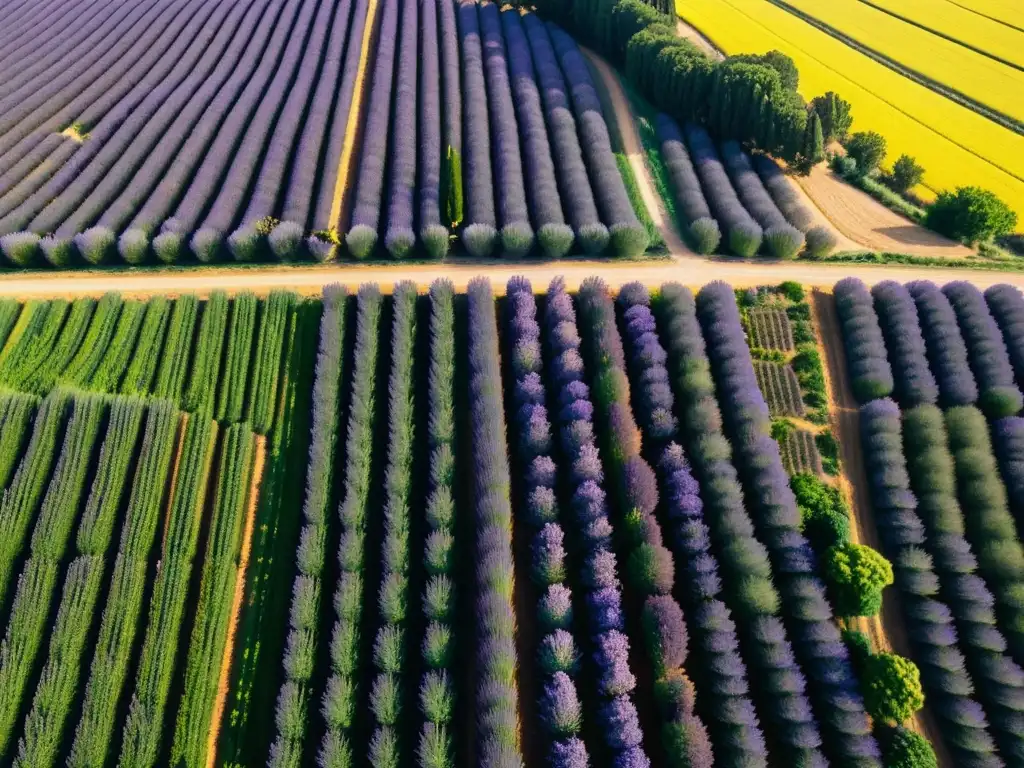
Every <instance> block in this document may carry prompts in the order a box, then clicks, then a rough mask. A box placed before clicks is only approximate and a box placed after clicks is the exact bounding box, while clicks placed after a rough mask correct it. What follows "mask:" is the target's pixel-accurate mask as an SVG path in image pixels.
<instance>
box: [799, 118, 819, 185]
mask: <svg viewBox="0 0 1024 768" xmlns="http://www.w3.org/2000/svg"><path fill="white" fill-rule="evenodd" d="M824 159H825V137H824V135H823V134H822V131H821V118H820V117H819V116H818V113H817V112H815V111H813V110H812V111H811V117H810V119H809V120H808V121H807V128H806V129H805V130H804V143H803V146H802V147H801V148H800V159H799V161H798V163H797V167H798V168H799V169H800V171H801V172H802V173H809V172H810V170H811V168H813V167H814V166H816V165H817V164H818V163H820V162H821V161H822V160H824Z"/></svg>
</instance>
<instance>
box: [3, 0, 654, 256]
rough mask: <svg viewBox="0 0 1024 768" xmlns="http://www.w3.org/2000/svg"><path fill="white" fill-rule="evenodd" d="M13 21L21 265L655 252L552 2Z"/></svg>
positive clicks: (206, 1)
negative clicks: (542, 6)
mask: <svg viewBox="0 0 1024 768" xmlns="http://www.w3.org/2000/svg"><path fill="white" fill-rule="evenodd" d="M378 27H379V28H378ZM0 28H2V29H4V30H5V32H4V34H5V36H6V37H7V38H8V39H9V41H10V46H9V47H8V49H7V50H6V51H5V53H4V54H3V56H0V80H2V85H0V113H2V117H0V251H2V252H3V256H4V258H5V259H6V261H7V262H8V263H9V264H10V265H12V266H15V267H30V266H46V265H50V266H56V267H69V266H75V265H83V264H84V265H96V264H103V263H118V262H121V263H127V264H142V263H147V262H163V263H168V264H173V263H188V262H190V261H191V262H195V261H198V262H202V263H209V262H214V261H231V260H236V261H242V262H246V261H254V260H263V261H266V260H276V259H282V260H292V259H303V258H311V259H316V260H322V261H323V260H333V259H337V258H355V259H366V258H393V259H404V258H410V257H416V258H421V259H422V258H441V257H443V256H444V255H446V254H447V253H448V252H449V248H450V247H452V246H453V245H454V247H456V248H457V249H462V250H464V251H466V252H468V253H469V254H471V255H473V256H477V257H485V256H491V255H495V256H498V255H512V256H522V255H526V254H531V253H536V254H538V255H543V256H546V257H560V256H563V255H565V254H567V253H570V252H575V253H581V252H582V253H587V254H592V255H596V254H602V253H608V254H612V255H623V256H636V255H638V254H641V253H643V252H644V250H645V249H646V247H647V236H646V233H645V231H644V230H643V227H642V226H641V225H640V223H639V221H638V219H637V215H636V213H635V212H634V210H633V208H632V207H631V205H630V202H629V199H628V197H627V195H626V191H625V187H624V183H623V180H622V178H621V176H620V174H619V172H618V169H617V166H616V164H615V159H614V157H613V155H612V151H611V146H610V144H609V139H608V130H607V128H606V126H605V122H604V121H605V116H604V115H603V114H602V113H601V105H600V103H599V101H598V100H597V97H596V95H595V89H594V84H593V82H592V80H591V76H590V73H589V70H588V69H587V67H586V64H585V62H584V59H583V55H582V53H581V52H580V50H579V49H578V48H577V47H576V45H575V44H574V43H573V42H572V40H571V38H569V37H568V35H566V34H565V33H564V32H562V31H561V30H559V29H557V28H554V27H549V26H548V25H546V24H545V23H544V22H542V21H540V20H539V19H538V18H536V17H534V16H533V15H530V14H527V15H525V16H521V15H520V13H519V12H518V11H515V10H512V9H506V10H504V11H501V10H499V7H498V6H496V5H494V4H482V5H477V4H476V3H475V2H469V1H468V0H462V1H461V2H453V1H452V0H242V2H230V1H229V0H151V1H148V2H144V3H139V4H134V5H128V4H119V3H96V2H88V0H63V1H62V2H56V1H54V2H49V3H38V4H37V3H9V4H5V6H4V7H3V8H0ZM40 39H43V40H45V41H46V44H44V45H31V44H28V43H27V42H26V41H29V40H40Z"/></svg>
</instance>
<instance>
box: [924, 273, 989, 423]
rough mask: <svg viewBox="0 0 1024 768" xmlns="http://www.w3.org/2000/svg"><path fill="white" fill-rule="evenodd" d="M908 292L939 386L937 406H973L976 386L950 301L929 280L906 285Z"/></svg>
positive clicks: (976, 392)
mask: <svg viewBox="0 0 1024 768" xmlns="http://www.w3.org/2000/svg"><path fill="white" fill-rule="evenodd" d="M907 290H908V291H909V292H910V295H911V296H912V297H913V298H914V304H916V305H917V316H918V319H919V320H920V322H921V332H922V334H923V335H924V340H925V345H926V347H927V351H928V363H929V364H930V365H931V368H932V373H933V374H934V375H935V380H936V382H938V385H939V405H941V406H942V407H943V408H949V407H951V406H956V405H971V404H973V403H976V402H977V401H978V384H977V381H976V380H975V378H974V374H973V373H972V371H971V367H970V363H969V361H968V356H967V345H966V344H965V343H964V339H963V336H962V335H961V334H960V328H959V327H958V325H957V318H956V312H954V311H953V306H952V305H951V304H950V303H949V299H948V298H947V297H946V295H945V294H944V293H942V291H940V290H939V289H938V287H937V286H936V285H935V284H934V283H932V282H931V281H929V280H915V281H914V282H911V283H907Z"/></svg>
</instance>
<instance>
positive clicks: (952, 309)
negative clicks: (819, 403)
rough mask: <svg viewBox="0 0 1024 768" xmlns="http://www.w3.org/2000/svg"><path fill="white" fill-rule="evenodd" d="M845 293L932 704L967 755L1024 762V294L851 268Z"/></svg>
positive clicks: (884, 500)
mask: <svg viewBox="0 0 1024 768" xmlns="http://www.w3.org/2000/svg"><path fill="white" fill-rule="evenodd" d="M836 305H837V310H838V313H839V317H840V321H841V323H842V328H843V334H844V341H845V344H846V351H847V358H848V362H849V368H850V375H851V379H852V383H853V387H854V393H855V395H856V397H857V398H858V399H859V400H860V401H861V402H862V403H864V405H863V406H862V408H861V429H862V433H863V444H864V452H865V463H866V465H867V468H868V476H869V480H870V482H871V491H872V501H873V503H874V507H875V513H876V516H877V523H878V526H879V530H880V533H881V540H882V545H883V549H884V550H885V552H886V554H887V556H888V557H889V558H890V559H891V560H892V562H893V569H894V572H895V576H896V586H897V589H898V590H899V593H900V605H901V607H902V609H903V614H904V620H905V622H906V623H907V626H908V629H909V635H910V640H911V648H912V651H913V656H914V659H915V661H916V662H917V664H918V666H919V667H920V669H921V681H922V684H923V686H924V689H925V692H926V693H927V695H928V698H929V702H930V705H931V709H932V711H933V713H934V714H935V716H936V717H937V718H938V719H939V721H940V723H941V726H942V731H943V738H944V740H945V741H946V743H947V746H948V747H949V749H950V751H951V752H952V753H953V756H954V757H955V758H956V760H957V764H965V765H992V766H996V765H1019V764H1021V761H1024V738H1022V735H1021V734H1022V731H1021V727H1020V723H1021V722H1022V719H1024V669H1022V667H1021V664H1022V663H1024V642H1022V640H1024V637H1022V634H1021V633H1022V629H1024V599H1022V595H1024V547H1022V545H1021V538H1020V531H1021V530H1022V528H1021V526H1022V525H1024V515H1022V512H1024V507H1022V506H1020V504H1019V501H1020V497H1019V496H1016V497H1014V496H1013V495H1012V493H1009V494H1008V489H1010V490H1011V492H1012V490H1013V489H1019V488H1020V478H1021V471H1020V469H1021V466H1022V465H1021V464H1020V463H1019V462H1020V458H1021V455H1022V454H1021V448H1022V445H1021V442H1020V440H1019V435H1021V434H1022V433H1024V420H1022V419H1021V418H1020V417H1019V416H1016V415H1015V414H1017V413H1018V412H1019V411H1020V409H1021V405H1022V398H1021V390H1020V384H1021V382H1022V380H1024V379H1022V377H1021V373H1022V372H1024V369H1022V368H1020V367H1018V366H1016V365H1015V362H1016V361H1019V360H1020V359H1021V348H1020V346H1019V344H1020V341H1021V339H1020V336H1019V335H1018V333H1019V330H1020V328H1021V320H1022V319H1024V297H1022V296H1021V294H1020V292H1019V291H1017V289H1015V288H1012V287H1011V286H1006V285H1002V286H995V287H993V288H990V289H989V290H988V291H986V292H985V294H982V293H981V292H980V291H979V290H978V289H977V288H976V287H974V286H973V285H971V284H968V283H964V282H958V283H951V284H949V285H946V286H945V287H944V288H942V289H941V290H940V289H939V288H938V287H937V286H935V285H934V284H932V283H930V282H927V281H917V282H913V283H910V284H908V285H906V286H903V285H900V284H898V283H895V282H892V281H886V282H883V283H880V284H878V285H876V286H875V287H874V288H873V289H872V290H871V291H869V290H868V289H867V287H866V286H864V284H863V283H861V282H860V281H859V280H855V279H852V278H851V279H848V280H844V281H842V282H841V283H839V284H837V285H836ZM986 417H987V419H986ZM989 420H991V424H990V423H989ZM993 437H994V438H995V440H994V441H993ZM997 454H998V457H999V459H1000V461H998V462H997ZM1000 464H1001V467H1000ZM1000 469H1002V474H1001V472H1000Z"/></svg>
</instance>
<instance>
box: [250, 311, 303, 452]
mask: <svg viewBox="0 0 1024 768" xmlns="http://www.w3.org/2000/svg"><path fill="white" fill-rule="evenodd" d="M297 300H298V297H297V296H296V295H295V294H294V293H292V292H291V291H271V292H270V296H269V297H268V298H267V300H266V301H264V302H263V303H262V305H263V311H262V315H261V318H260V330H259V334H258V336H257V338H256V352H255V356H254V357H253V360H252V373H251V374H250V376H249V378H250V380H251V382H252V385H251V388H250V390H249V401H248V403H247V404H246V421H248V422H249V424H251V425H252V431H253V432H255V433H256V434H257V435H266V434H269V432H270V428H271V427H272V426H273V424H274V413H275V409H276V406H277V384H278V379H280V377H281V355H282V354H283V352H284V346H285V333H286V331H287V330H288V328H289V325H290V321H289V320H290V318H291V317H292V316H293V312H292V310H293V308H294V306H295V303H296V301H297Z"/></svg>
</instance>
